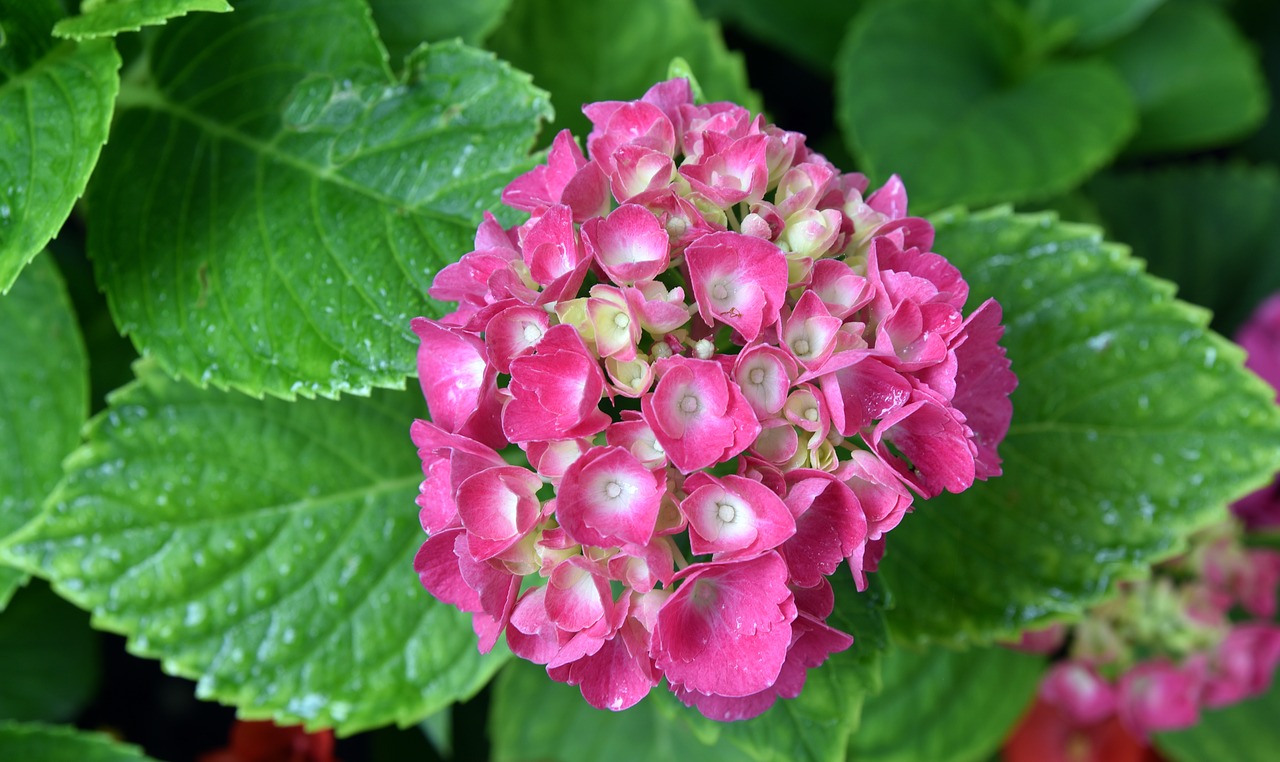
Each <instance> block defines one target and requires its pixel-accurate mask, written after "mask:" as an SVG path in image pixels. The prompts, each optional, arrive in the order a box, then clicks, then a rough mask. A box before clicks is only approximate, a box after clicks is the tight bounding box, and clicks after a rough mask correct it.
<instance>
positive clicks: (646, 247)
mask: <svg viewBox="0 0 1280 762" xmlns="http://www.w3.org/2000/svg"><path fill="white" fill-rule="evenodd" d="M582 233H583V238H584V242H586V243H587V245H588V250H589V251H590V252H591V253H592V254H593V255H594V256H595V258H596V261H597V262H599V264H600V266H601V267H602V268H603V269H604V271H605V273H606V274H608V276H609V277H610V278H611V279H612V280H613V282H614V283H617V284H619V285H629V284H631V283H634V282H635V281H639V280H651V279H653V278H656V277H657V276H658V275H659V274H661V273H662V272H663V271H664V270H666V269H667V264H668V260H669V259H670V250H671V241H670V239H669V238H668V236H667V231H666V229H665V228H663V226H662V223H661V222H659V221H658V218H657V217H656V216H655V215H654V214H653V212H651V211H649V210H648V209H646V208H644V207H643V206H638V205H636V204H623V205H622V206H619V207H618V208H617V209H614V210H613V211H612V212H610V213H609V216H608V217H604V218H596V219H594V220H589V221H588V222H587V223H586V224H584V225H583V226H582Z"/></svg>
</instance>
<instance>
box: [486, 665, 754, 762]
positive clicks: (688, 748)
mask: <svg viewBox="0 0 1280 762" xmlns="http://www.w3.org/2000/svg"><path fill="white" fill-rule="evenodd" d="M659 692H661V693H659ZM665 693H666V687H665V685H663V686H659V687H657V688H654V689H653V693H651V694H649V697H648V698H646V699H645V700H643V701H641V702H640V703H639V704H636V705H635V706H633V707H631V708H630V709H627V710H625V711H622V712H609V711H605V710H602V709H596V708H594V707H592V706H591V705H590V704H588V703H587V702H586V701H583V699H582V694H580V693H579V692H578V689H577V688H575V687H573V686H569V685H565V684H563V683H557V682H555V681H554V680H552V679H551V678H549V677H547V672H546V670H545V669H543V668H542V667H539V666H538V665H536V664H531V663H529V662H527V661H524V660H523V659H512V660H511V663H510V664H508V665H507V666H506V668H505V669H503V670H502V672H501V673H500V674H499V675H498V679H497V680H495V681H494V691H493V705H492V710H491V711H490V713H489V737H490V739H491V740H492V743H493V759H494V762H541V761H542V760H557V762H598V760H602V759H618V760H623V759H625V760H627V761H628V762H669V760H672V759H681V758H689V759H697V760H699V762H703V761H704V760H705V762H736V761H737V760H739V759H741V754H740V752H739V751H738V750H737V749H734V748H733V747H732V746H730V745H729V744H728V743H723V742H721V743H717V744H715V745H714V746H707V745H704V744H703V743H702V742H701V741H700V740H699V739H698V738H697V736H695V735H694V734H693V731H692V730H691V729H690V728H689V726H688V725H686V724H685V723H683V722H679V721H677V720H673V718H670V717H669V716H668V715H667V714H666V712H664V711H663V710H664V709H666V707H662V708H660V707H659V706H658V702H659V701H661V700H663V699H665V696H663V695H661V694H665ZM671 700H672V701H674V699H671Z"/></svg>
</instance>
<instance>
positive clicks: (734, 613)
mask: <svg viewBox="0 0 1280 762" xmlns="http://www.w3.org/2000/svg"><path fill="white" fill-rule="evenodd" d="M682 574H683V575H684V579H683V583H682V584H681V585H680V587H679V588H677V589H676V592H675V593H674V594H672V596H671V597H670V598H668V599H667V601H666V603H665V604H664V605H663V607H662V609H661V610H660V611H659V612H658V621H657V626H656V628H655V630H654V633H653V639H654V640H653V655H654V660H655V663H656V664H657V667H658V669H660V670H661V671H662V672H663V673H664V674H665V675H666V677H667V680H668V681H669V682H670V683H671V685H672V686H675V687H678V688H684V689H686V690H691V691H698V692H700V693H706V694H718V695H721V696H747V695H750V694H752V693H756V692H758V691H761V690H764V689H765V688H767V687H769V686H770V685H773V683H774V681H775V680H776V679H777V677H778V673H779V672H780V671H781V669H782V664H783V662H784V661H785V659H786V655H787V648H788V646H789V645H790V643H791V622H792V621H793V620H794V619H795V618H796V608H795V602H794V599H793V597H792V595H791V591H790V590H789V589H788V588H787V585H786V578H787V570H786V564H784V563H783V561H782V559H781V557H779V556H778V555H777V553H775V552H768V553H765V554H764V555H762V556H758V557H756V558H753V559H751V560H747V561H729V562H723V563H719V562H717V563H709V564H694V565H693V566H690V567H688V568H686V569H685V570H684V572H682Z"/></svg>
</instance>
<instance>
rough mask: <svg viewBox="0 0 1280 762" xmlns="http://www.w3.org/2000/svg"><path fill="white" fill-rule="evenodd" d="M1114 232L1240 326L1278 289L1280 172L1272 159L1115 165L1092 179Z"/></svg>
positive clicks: (1226, 321)
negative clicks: (1144, 167) (1257, 163)
mask: <svg viewBox="0 0 1280 762" xmlns="http://www.w3.org/2000/svg"><path fill="white" fill-rule="evenodd" d="M1087 190H1088V193H1089V195H1090V197H1092V198H1093V199H1094V200H1095V201H1096V202H1097V208H1098V210H1099V212H1101V214H1102V218H1103V220H1105V223H1106V226H1107V230H1108V231H1109V233H1110V235H1111V236H1112V237H1113V238H1115V239H1116V240H1119V241H1125V242H1127V243H1128V244H1129V245H1130V246H1132V247H1133V253H1134V255H1135V256H1137V257H1140V258H1142V259H1145V260H1146V261H1147V265H1148V267H1149V268H1150V269H1151V272H1152V273H1153V274H1155V275H1158V276H1160V277H1162V278H1168V279H1170V280H1172V281H1174V282H1175V283H1177V284H1178V288H1179V293H1180V295H1181V296H1182V298H1184V299H1186V300H1187V301H1190V302H1194V303H1196V304H1199V305H1202V306H1204V307H1208V308H1209V309H1211V310H1213V313H1214V325H1215V326H1216V327H1217V328H1218V330H1220V331H1222V332H1223V333H1225V334H1227V335H1232V334H1234V332H1235V330H1236V328H1237V327H1238V326H1239V325H1240V323H1242V322H1243V321H1244V320H1245V319H1246V318H1248V316H1249V314H1250V313H1251V312H1252V311H1253V309H1254V307H1256V306H1257V305H1258V303H1259V302H1261V301H1262V300H1263V299H1264V298H1265V297H1267V296H1268V295H1270V294H1271V293H1272V292H1274V291H1280V218H1277V215H1276V209H1280V175H1278V174H1277V173H1276V170H1275V169H1274V168H1271V167H1248V166H1243V165H1233V166H1223V165H1218V164H1200V165H1194V166H1182V167H1166V168H1162V169H1159V170H1156V171H1151V172H1111V173H1105V174H1102V175H1099V176H1098V177H1097V178H1095V179H1094V180H1093V181H1091V182H1090V183H1089V185H1088V188H1087Z"/></svg>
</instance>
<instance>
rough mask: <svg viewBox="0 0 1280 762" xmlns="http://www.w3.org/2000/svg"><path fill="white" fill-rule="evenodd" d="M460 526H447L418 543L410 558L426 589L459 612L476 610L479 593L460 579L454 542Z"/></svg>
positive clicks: (478, 604)
mask: <svg viewBox="0 0 1280 762" xmlns="http://www.w3.org/2000/svg"><path fill="white" fill-rule="evenodd" d="M461 534H462V529H461V528H457V529H447V530H445V531H443V532H439V533H437V534H434V535H432V536H431V537H429V538H427V541H426V542H424V543H422V547H421V548H419V549H418V553H417V555H415V556H414V558H413V568H414V570H416V571H417V572H418V579H419V580H420V581H421V582H422V586H423V587H424V588H426V589H427V592H429V593H431V594H432V595H433V596H435V597H436V598H438V599H439V600H441V601H444V602H445V603H448V604H451V605H454V606H457V607H458V608H459V609H460V610H462V611H472V612H474V611H480V610H481V606H480V595H479V594H478V593H477V592H476V591H475V590H474V589H472V588H471V586H470V585H468V584H467V583H466V581H465V580H463V578H462V572H461V570H460V569H459V567H458V556H457V555H455V554H454V552H453V549H454V545H455V543H456V542H457V539H458V537H459V536H461Z"/></svg>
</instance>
